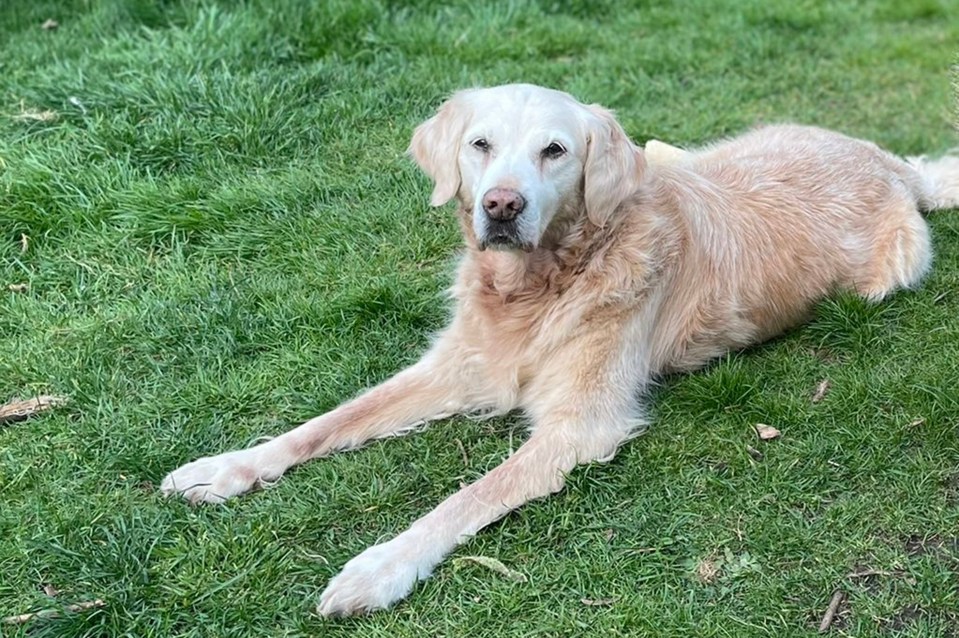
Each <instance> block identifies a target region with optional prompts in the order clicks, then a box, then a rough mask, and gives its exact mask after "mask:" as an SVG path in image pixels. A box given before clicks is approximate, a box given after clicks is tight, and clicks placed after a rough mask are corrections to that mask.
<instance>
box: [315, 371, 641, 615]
mask: <svg viewBox="0 0 959 638" xmlns="http://www.w3.org/2000/svg"><path fill="white" fill-rule="evenodd" d="M604 372H605V371H604ZM606 379H607V380H608V377H607V378H606ZM575 385H576V386H578V387H571V386H570V385H563V386H560V387H551V388H549V389H548V393H549V394H550V395H552V396H551V397H548V401H547V406H546V407H545V409H543V410H531V412H534V413H533V414H531V416H532V417H533V420H534V426H535V429H534V430H533V433H532V434H531V435H530V438H529V440H527V441H526V443H525V444H523V445H522V446H521V447H520V448H519V449H518V450H517V451H516V452H515V453H514V454H513V455H512V456H510V457H509V458H508V459H507V460H506V461H504V462H503V463H502V464H501V465H500V466H498V467H497V468H495V469H494V470H492V471H491V472H490V473H489V474H487V475H486V476H484V477H483V478H481V479H480V480H478V481H476V482H475V483H473V484H472V485H469V486H468V487H465V488H464V489H462V490H460V491H459V492H457V493H456V494H454V495H452V496H450V497H449V498H447V499H446V500H445V501H443V503H441V504H440V505H439V506H438V507H437V508H436V509H434V510H433V511H432V512H430V513H429V514H427V515H426V516H424V517H423V518H421V519H419V520H418V521H416V522H415V523H414V524H413V525H412V526H411V527H410V528H409V529H407V530H406V531H405V532H403V533H402V534H400V535H399V536H397V537H396V538H394V539H392V540H390V541H388V542H385V543H382V544H380V545H375V546H373V547H370V548H369V549H367V550H366V551H364V552H363V553H361V554H360V555H358V556H357V557H355V558H354V559H352V560H351V561H349V562H348V563H347V564H346V566H345V567H344V568H343V570H342V571H341V572H340V574H339V575H338V576H336V577H335V578H334V579H333V580H332V581H330V583H329V585H328V586H327V588H326V590H325V591H324V592H323V593H322V594H321V596H320V601H319V605H318V611H319V613H320V614H322V615H324V616H340V615H350V614H356V613H363V612H367V611H371V610H374V609H381V608H384V607H388V606H389V605H391V604H392V603H394V602H396V601H398V600H400V599H402V598H404V597H405V596H406V595H407V594H409V592H410V590H411V589H412V588H413V586H414V585H415V584H416V582H417V581H418V580H422V579H424V578H426V577H427V576H429V575H430V573H431V572H432V570H433V568H434V567H435V566H436V565H437V564H438V563H439V562H440V561H441V560H442V559H443V558H444V557H445V556H446V555H447V554H449V553H450V552H451V551H452V550H453V549H454V548H455V547H456V546H457V545H458V544H460V543H462V542H464V541H465V540H467V539H468V538H469V537H470V536H472V535H474V534H475V533H476V532H478V531H479V530H480V529H482V528H483V527H486V526H487V525H489V524H490V523H492V522H494V521H496V520H497V519H499V518H501V517H502V516H504V515H505V514H507V513H508V512H510V511H511V510H513V509H516V508H517V507H519V506H521V505H522V504H524V503H526V502H527V501H529V500H531V499H534V498H538V497H542V496H547V495H549V494H551V493H553V492H556V491H559V490H560V489H562V487H563V484H564V482H565V477H566V475H567V474H568V473H569V472H570V471H571V470H572V469H573V468H574V467H575V466H576V465H577V464H578V463H586V462H589V461H595V460H601V459H602V460H605V459H608V458H610V457H612V455H613V454H614V453H615V451H616V448H617V446H619V444H620V443H622V442H623V441H624V440H626V439H627V438H628V437H629V436H630V434H632V433H634V432H635V431H636V430H637V428H638V427H639V426H640V424H641V419H640V417H639V413H638V408H637V406H636V403H635V392H636V390H637V389H638V386H634V387H630V388H625V387H620V388H617V389H616V390H617V391H615V392H612V391H610V388H608V387H607V388H604V389H603V390H602V391H600V392H596V391H593V392H588V391H584V390H585V389H584V388H583V387H582V386H583V385H603V381H602V377H597V378H596V379H594V380H587V381H586V383H585V384H575ZM616 385H623V384H616ZM593 389H594V390H595V388H593ZM536 412H539V413H536Z"/></svg>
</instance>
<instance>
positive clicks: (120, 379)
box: [0, 0, 959, 638]
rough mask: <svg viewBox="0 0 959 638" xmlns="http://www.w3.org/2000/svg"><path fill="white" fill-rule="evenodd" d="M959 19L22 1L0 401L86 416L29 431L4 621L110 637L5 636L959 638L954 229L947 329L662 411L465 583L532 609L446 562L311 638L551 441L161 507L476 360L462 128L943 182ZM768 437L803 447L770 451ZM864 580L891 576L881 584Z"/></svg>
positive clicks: (939, 243) (5, 226)
mask: <svg viewBox="0 0 959 638" xmlns="http://www.w3.org/2000/svg"><path fill="white" fill-rule="evenodd" d="M957 12H959V3H957V2H956V0H916V1H899V2H895V1H891V0H890V1H889V2H878V1H876V0H866V1H864V2H857V3H847V2H796V3H791V4H789V5H787V4H785V3H767V2H763V1H762V0H745V1H736V2H734V1H732V0H716V1H715V2H710V3H700V2H692V1H691V0H676V1H675V2H669V3H647V2H635V3H620V2H615V3H614V2H611V1H600V2H585V1H578V0H567V1H561V0H560V1H552V0H549V1H547V0H543V1H541V2H534V1H532V0H515V1H510V2H496V3H492V4H484V3H467V2H452V3H439V2H431V1H430V0H419V1H411V2H408V3H399V2H393V1H391V0H359V1H357V2H353V1H347V0H330V1H329V2H318V3H301V2H296V1H295V0H277V1H276V2H255V1H253V0H251V1H249V2H243V3H232V2H222V3H214V2H177V1H172V0H169V1H165V2H153V3H147V2H134V1H132V0H131V1H129V2H122V1H120V0H113V1H111V0H73V1H63V2H52V1H48V2H42V1H41V2H28V1H27V0H8V1H7V2H5V3H4V8H3V11H2V12H0V401H2V400H6V399H7V398H10V397H13V396H24V395H30V394H33V393H41V392H47V393H57V394H66V395H69V396H70V397H71V403H70V405H69V407H68V408H66V409H63V410H60V411H57V412H56V413H53V414H50V415H47V416H43V417H41V418H38V419H36V420H32V421H27V422H23V423H19V424H13V425H8V426H0V615H4V616H5V615H9V614H15V613H22V612H26V611H32V610H37V609H45V608H51V607H56V606H57V605H58V604H69V603H71V602H79V601H85V600H92V599H95V598H102V599H104V600H105V601H106V602H107V603H108V604H107V607H105V608H103V609H101V610H97V611H93V612H85V613H82V614H74V615H67V616H64V617H61V618H59V619H46V620H42V621H36V622H34V623H32V624H30V625H25V626H22V627H5V628H2V629H0V631H2V633H3V635H4V636H8V635H9V636H30V637H56V638H74V637H79V636H90V637H93V636H121V635H122V636H137V637H144V638H146V637H169V636H216V637H232V636H264V635H269V636H348V635H349V636H353V635H356V636H390V637H394V636H422V635H437V636H440V635H442V636H506V635H510V636H514V635H515V636H599V635H623V636H625V635H639V636H642V635H646V636H657V637H658V636H663V637H669V636H676V637H685V636H697V637H703V636H734V637H747V636H777V637H781V636H812V635H817V634H816V629H817V626H818V623H819V619H820V618H821V616H822V614H823V612H824V610H825V607H826V605H827V603H828V601H829V599H830V596H831V595H832V592H833V591H834V590H835V589H836V588H843V589H844V590H845V591H846V592H847V594H848V596H847V602H846V603H845V604H844V605H843V607H842V608H841V609H840V614H839V618H838V620H837V621H836V623H835V624H834V626H833V628H832V635H848V636H914V637H919V636H922V637H929V636H943V637H945V636H956V635H959V612H957V609H959V540H957V537H959V532H957V530H959V442H957V434H956V426H957V424H959V390H957V387H956V379H957V378H959V319H957V317H959V295H957V293H956V291H957V290H959V217H957V215H956V213H955V212H944V213H942V214H939V215H937V216H935V217H933V218H931V220H930V223H931V225H932V228H933V238H934V244H935V248H936V253H937V257H936V264H935V267H934V270H933V272H932V274H931V275H930V276H929V278H928V279H927V280H926V282H925V283H924V285H923V286H922V287H921V288H920V289H919V290H916V291H912V292H906V293H903V294H899V295H897V296H895V297H894V298H893V299H891V300H889V301H887V302H885V303H883V304H881V305H879V306H870V305H868V304H865V303H863V302H861V301H859V300H857V299H854V298H846V297H840V298H837V299H834V300H830V301H827V302H825V303H823V304H822V306H821V308H820V312H819V313H818V318H817V319H816V320H815V321H814V322H813V323H812V324H811V325H810V326H808V327H806V328H803V329H799V330H796V331H794V332H792V333H790V334H789V335H786V336H785V337H783V338H781V339H778V340H776V341H775V342H773V343H771V344H767V345H764V346H760V347H757V348H754V349H753V350H751V351H749V352H746V353H739V354H734V355H731V356H729V357H728V358H726V359H724V360H722V361H719V362H717V363H716V364H715V365H713V366H712V367H710V368H709V369H707V370H705V371H703V372H701V373H698V374H694V375H688V376H684V377H677V378H670V379H666V380H664V382H663V383H662V385H661V386H660V387H659V388H658V389H657V391H656V392H655V396H654V397H653V399H654V403H653V405H654V407H653V414H654V426H653V427H652V428H651V430H650V431H649V432H648V434H647V435H645V436H644V437H642V438H640V439H638V440H636V441H634V442H632V443H631V444H630V445H629V446H627V447H626V448H625V449H624V450H623V451H622V452H621V453H620V454H619V456H618V457H617V458H616V460H614V461H613V462H612V463H609V464H606V465H595V466H590V467H585V468H582V469H579V470H577V471H576V472H575V473H574V474H573V475H572V476H571V480H570V483H569V486H568V488H567V489H566V490H565V491H564V492H563V493H562V494H560V495H557V496H556V497H554V498H552V499H550V500H547V501H541V502H536V503H533V504H531V505H529V506H527V507H525V508H523V510H522V511H520V512H518V513H516V514H514V515H511V516H509V517H508V518H507V519H506V520H504V521H503V522H501V523H499V524H497V525H494V526H492V527H491V528H490V529H488V530H486V531H485V532H483V533H482V534H481V535H480V536H478V537H477V538H476V539H474V540H473V541H471V542H470V543H469V544H468V545H467V546H466V547H465V548H463V549H462V550H461V551H460V552H459V555H461V556H462V555H468V554H469V555H483V556H490V557H494V558H496V559H498V560H501V561H502V562H503V563H505V564H506V565H508V566H509V567H510V568H512V569H516V570H519V571H521V572H522V573H524V574H526V575H527V576H528V578H529V582H526V583H518V582H513V581H510V580H508V579H505V578H503V577H501V576H499V575H497V574H496V573H494V572H491V571H489V570H486V569H484V568H483V567H482V566H479V565H475V564H471V563H464V562H460V563H453V562H451V561H447V562H446V563H445V564H444V565H443V566H441V567H440V568H439V570H438V571H437V573H436V575H435V577H434V578H432V579H431V580H429V581H427V582H426V583H424V584H422V585H421V586H420V587H418V588H417V589H416V591H415V592H414V594H413V596H412V597H411V598H410V599H409V600H408V601H406V602H404V603H402V604H400V605H399V606H398V607H396V608H395V609H394V610H391V611H388V612H384V613H380V614H377V615H375V616H373V617H370V618H359V619H348V620H341V621H335V622H333V621H321V620H320V619H318V618H316V617H315V616H313V615H312V611H313V606H314V603H315V597H316V595H317V593H318V592H319V590H320V589H321V588H322V587H323V585H324V584H325V582H326V580H327V579H328V578H330V577H331V576H332V575H333V574H334V573H335V572H336V570H337V569H338V568H339V567H340V566H341V565H342V564H343V563H344V562H345V561H346V560H347V559H348V558H349V557H351V556H352V555H354V554H356V553H357V552H359V551H360V550H362V549H363V548H364V547H366V546H367V545H369V544H371V543H373V542H375V541H376V540H378V539H381V538H384V537H388V536H391V535H393V534H395V533H397V532H399V531H401V530H402V529H404V528H405V526H406V525H408V524H409V522H410V521H412V520H413V519H414V518H416V517H417V516H419V515H421V514H423V513H425V512H426V511H428V510H429V509H430V508H431V507H432V506H433V505H434V504H436V503H437V502H438V501H439V500H441V499H442V498H443V497H444V496H445V495H447V494H449V493H450V492H452V491H454V490H455V489H457V487H458V485H459V483H460V481H469V480H472V479H475V478H476V477H478V476H480V475H482V474H483V473H484V472H485V471H487V470H488V469H489V468H491V467H493V466H494V465H496V464H497V463H498V462H500V460H502V459H503V457H504V456H506V455H507V454H508V453H509V450H510V449H511V448H513V447H515V445H516V444H517V442H518V440H519V439H521V437H522V436H523V433H524V424H523V422H522V421H521V420H520V419H518V418H504V419H497V420H492V421H489V422H476V421H472V420H468V419H460V418H455V419H450V420H449V421H448V422H444V423H440V424H437V425H436V426H435V427H434V428H432V429H430V430H429V431H427V432H425V433H423V434H419V435H417V436H412V437H406V438H403V439H397V440H392V441H389V442H387V443H381V444H375V445H372V446H370V447H368V448H366V449H364V450H363V451H360V452H357V453H351V454H344V455H340V456H336V457H333V458H330V459H326V460H323V461H321V462H316V463H313V464H310V465H308V466H305V467H303V468H300V469H297V470H296V471H295V472H293V473H292V475H291V476H289V477H288V478H287V479H285V480H283V481H281V482H280V483H279V484H278V485H277V486H276V487H275V488H273V489H269V490H266V491H264V492H260V493H257V494H254V495H251V496H249V497H247V498H243V499H240V500H237V501H235V502H233V503H231V504H230V505H229V506H227V507H201V508H191V507H189V506H187V505H185V504H184V503H181V502H178V501H166V500H163V499H161V498H160V497H159V496H158V494H157V493H156V490H155V487H154V486H155V485H156V484H157V483H158V482H159V480H160V479H161V478H162V476H163V475H164V473H165V472H167V471H169V470H170V469H172V468H174V467H176V466H177V465H179V464H180V463H182V462H185V461H187V460H191V459H193V458H195V457H197V456H199V455H203V454H208V453H212V452H218V451H223V450H227V449H230V448H234V447H238V446H245V445H247V444H249V443H250V442H252V441H254V440H255V439H256V438H257V437H259V436H261V435H263V434H271V433H277V432H280V431H282V430H283V429H285V428H287V427H289V426H291V425H292V424H295V423H296V422H298V421H301V420H303V419H305V418H307V417H310V416H313V415H314V414H317V413H319V412H321V411H324V410H326V409H329V408H331V407H332V406H334V405H335V404H337V403H338V402H339V401H341V400H343V399H344V398H346V397H349V396H351V395H353V394H355V393H356V392H358V391H359V390H360V389H361V388H363V387H365V386H368V385H370V384H373V383H375V382H377V381H379V380H381V379H383V378H385V377H386V376H388V375H389V374H390V373H391V372H392V371H394V370H396V369H397V368H399V367H400V366H402V365H404V364H406V363H408V362H411V361H413V360H414V359H415V358H416V356H417V353H418V352H419V351H420V350H421V349H422V348H423V346H424V344H425V343H426V342H427V340H428V338H429V334H430V333H431V332H432V331H434V330H436V329H437V328H438V327H440V326H441V325H442V324H443V322H444V320H445V318H446V310H445V308H444V304H443V302H442V297H441V295H440V293H439V292H438V291H440V290H441V289H442V288H443V286H444V285H445V283H446V282H447V281H448V280H449V273H450V270H451V264H452V260H453V256H454V255H455V252H456V248H457V246H458V236H457V229H456V225H455V223H454V221H453V219H452V216H451V215H450V213H449V211H448V210H432V209H430V208H428V206H427V201H428V193H429V187H428V185H427V183H426V180H425V178H424V177H423V176H421V175H419V174H418V173H417V171H416V170H415V169H414V167H413V166H412V164H411V162H409V161H408V160H407V159H405V158H404V157H403V150H404V148H405V146H406V143H407V141H408V138H409V136H410V133H411V131H412V128H413V127H414V126H415V124H416V123H417V122H419V121H421V120H422V119H424V118H425V117H427V116H428V115H429V114H430V112H431V110H432V109H433V108H435V106H436V105H437V104H438V103H439V101H440V100H441V99H442V98H443V96H445V95H446V94H448V93H449V92H451V91H452V90H454V89H456V88H459V87H463V86H469V85H473V84H495V83H502V82H510V81H528V82H536V83H541V84H547V85H551V86H555V87H558V88H562V89H565V90H568V91H570V92H572V93H574V94H575V95H577V96H578V97H580V98H581V99H583V100H586V101H596V102H601V103H603V104H605V105H607V106H609V107H612V108H615V109H616V110H617V111H618V113H619V116H620V119H621V120H622V122H623V123H624V125H625V127H626V128H627V130H628V131H629V132H630V133H631V134H632V135H633V136H634V137H635V138H636V139H637V140H639V141H644V140H645V139H648V138H650V137H658V138H660V139H664V140H667V141H670V142H674V143H679V144H687V145H688V144H695V143H698V142H702V141H705V140H709V139H713V138H716V137H718V136H722V135H726V134H730V133H733V132H736V131H739V130H742V129H743V128H746V127H748V126H750V125H753V124H755V123H757V122H765V121H782V120H796V121H802V122H807V123H816V124H820V125H824V126H828V127H832V128H836V129H839V130H842V131H845V132H848V133H850V134H854V135H857V136H861V137H866V138H869V139H872V140H875V141H876V142H878V143H880V144H882V145H884V146H886V147H888V148H890V149H892V150H894V151H896V152H899V153H903V154H908V153H920V152H936V151H942V150H944V149H946V148H948V147H950V146H954V145H955V144H956V134H955V131H954V130H953V127H952V123H953V121H954V119H955V117H954V116H955V110H954V109H955V104H956V102H955V99H954V95H953V92H952V88H951V85H950V72H949V68H950V64H952V63H954V62H955V55H956V49H955V46H956V45H955V43H956V42H957V41H959V22H956V20H954V19H953V18H954V16H955V15H957ZM48 18H54V19H56V20H57V21H58V22H59V24H60V26H59V28H58V29H56V30H43V29H41V28H40V25H41V24H42V23H43V21H44V20H46V19H48ZM24 237H26V239H23V238H24ZM24 242H25V244H24ZM24 248H25V249H24ZM20 283H26V284H28V285H29V288H28V289H27V290H26V291H24V292H13V291H9V290H8V289H7V286H8V285H9V284H20ZM823 379H829V381H830V384H831V385H830V389H829V392H828V393H827V394H826V396H825V397H824V399H823V400H822V401H821V402H818V403H813V402H812V401H811V396H812V394H813V393H814V391H815V389H816V387H817V386H818V385H819V383H820V381H821V380H823ZM758 422H762V423H770V424H773V425H775V426H776V427H778V428H779V429H780V430H782V432H783V436H782V438H781V439H779V440H776V441H771V442H765V443H763V442H759V441H757V439H756V437H755V436H754V435H753V434H752V426H753V424H755V423H758ZM461 446H462V448H463V450H464V451H465V459H464V455H463V454H462V453H461V451H460V447H461ZM747 446H753V447H754V448H758V449H759V451H760V452H761V453H762V458H761V459H757V458H754V457H753V456H752V455H750V453H749V452H748V451H747ZM867 569H871V570H880V571H881V572H884V573H883V574H874V575H872V576H863V577H858V578H857V577H849V576H848V574H850V573H851V572H853V571H857V570H859V571H862V570H867ZM710 572H712V575H709V574H710ZM697 574H706V576H705V577H703V576H697ZM44 584H52V585H54V586H55V587H56V588H57V589H58V590H59V591H60V594H59V595H58V596H57V597H56V598H55V599H51V598H50V597H48V596H47V595H45V594H44V592H43V590H42V585H44ZM583 599H587V600H590V601H593V602H596V601H599V602H601V603H603V604H600V605H588V604H584V603H583V602H582V600H583ZM610 600H611V601H612V602H611V603H610V602H609V601H610Z"/></svg>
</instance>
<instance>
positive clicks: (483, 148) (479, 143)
mask: <svg viewBox="0 0 959 638" xmlns="http://www.w3.org/2000/svg"><path fill="white" fill-rule="evenodd" d="M470 146H472V147H473V148H475V149H476V150H477V151H479V152H481V153H489V148H490V147H489V142H487V141H486V138H483V137H480V138H477V139H475V140H473V141H472V142H470Z"/></svg>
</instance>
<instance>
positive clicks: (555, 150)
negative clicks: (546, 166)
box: [541, 142, 566, 159]
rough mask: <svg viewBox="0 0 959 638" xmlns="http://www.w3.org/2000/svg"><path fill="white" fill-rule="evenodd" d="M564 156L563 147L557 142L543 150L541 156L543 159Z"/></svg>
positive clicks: (564, 150)
mask: <svg viewBox="0 0 959 638" xmlns="http://www.w3.org/2000/svg"><path fill="white" fill-rule="evenodd" d="M565 154H566V149H565V148H563V145H562V144H560V143H559V142H553V143H551V144H550V145H549V146H547V147H546V148H544V149H543V152H542V153H541V155H542V156H543V159H556V158H557V157H559V156H561V155H565Z"/></svg>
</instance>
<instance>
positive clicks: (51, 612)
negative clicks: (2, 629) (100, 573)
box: [3, 598, 107, 625]
mask: <svg viewBox="0 0 959 638" xmlns="http://www.w3.org/2000/svg"><path fill="white" fill-rule="evenodd" d="M106 606H107V604H106V603H105V602H103V601H102V600H100V599H99V598H98V599H97V600H93V601H90V602H86V603H76V604H74V605H67V606H65V607H64V608H63V609H44V610H43V611H35V612H33V613H30V614H20V615H19V616H7V617H6V618H4V619H3V624H5V625H22V624H24V623H28V622H30V621H31V620H34V619H37V618H56V617H58V616H59V615H60V614H61V613H63V612H77V611H85V610H87V609H99V608H100V607H106Z"/></svg>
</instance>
